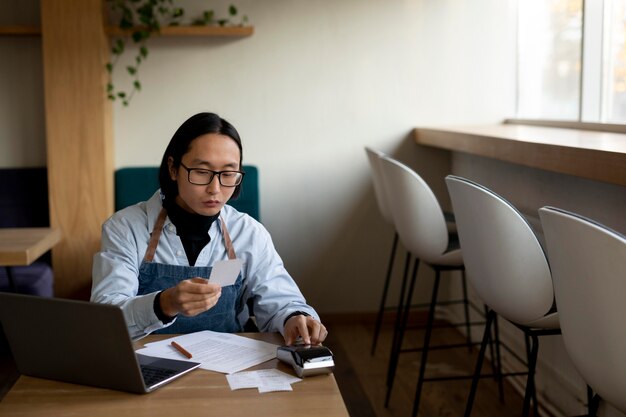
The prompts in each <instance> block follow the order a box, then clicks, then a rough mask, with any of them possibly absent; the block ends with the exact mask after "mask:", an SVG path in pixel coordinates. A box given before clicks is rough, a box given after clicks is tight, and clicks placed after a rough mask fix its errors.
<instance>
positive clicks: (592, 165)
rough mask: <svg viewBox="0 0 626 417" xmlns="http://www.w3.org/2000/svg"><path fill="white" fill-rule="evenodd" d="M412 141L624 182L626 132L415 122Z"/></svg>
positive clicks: (614, 181)
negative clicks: (418, 124)
mask: <svg viewBox="0 0 626 417" xmlns="http://www.w3.org/2000/svg"><path fill="white" fill-rule="evenodd" d="M414 136H415V141H416V143H418V144H420V145H425V146H431V147H435V148H442V149H447V150H451V151H457V152H465V153H469V154H472V155H478V156H484V157H488V158H493V159H498V160H502V161H506V162H512V163H516V164H519V165H525V166H529V167H532V168H539V169H544V170H548V171H553V172H559V173H563V174H570V175H575V176H579V177H583V178H588V179H591V180H597V181H603V182H608V183H612V184H618V185H623V186H626V134H624V133H615V132H599V131H590V130H578V129H571V128H569V129H568V128H554V127H543V126H527V125H514V124H494V125H485V126H454V127H419V128H416V129H415V130H414Z"/></svg>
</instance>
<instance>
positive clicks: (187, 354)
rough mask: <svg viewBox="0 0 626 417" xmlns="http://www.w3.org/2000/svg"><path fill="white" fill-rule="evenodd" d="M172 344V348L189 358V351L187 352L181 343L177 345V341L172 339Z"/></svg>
mask: <svg viewBox="0 0 626 417" xmlns="http://www.w3.org/2000/svg"><path fill="white" fill-rule="evenodd" d="M172 346H174V349H176V350H177V351H179V352H180V353H182V354H183V355H185V356H186V357H187V358H189V359H191V353H189V352H188V351H187V349H185V348H184V347H182V346H181V345H179V344H178V343H176V342H174V341H172Z"/></svg>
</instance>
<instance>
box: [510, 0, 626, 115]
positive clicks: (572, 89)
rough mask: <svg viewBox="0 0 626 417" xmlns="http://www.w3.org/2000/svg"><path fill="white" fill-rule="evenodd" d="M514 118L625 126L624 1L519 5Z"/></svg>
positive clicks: (523, 1) (550, 0)
mask: <svg viewBox="0 0 626 417" xmlns="http://www.w3.org/2000/svg"><path fill="white" fill-rule="evenodd" d="M518 7H519V15H518V85H517V91H518V93H517V117H518V118H523V119H549V120H567V121H581V122H601V123H626V0H594V1H585V2H584V1H583V0H520V1H519V6H518Z"/></svg>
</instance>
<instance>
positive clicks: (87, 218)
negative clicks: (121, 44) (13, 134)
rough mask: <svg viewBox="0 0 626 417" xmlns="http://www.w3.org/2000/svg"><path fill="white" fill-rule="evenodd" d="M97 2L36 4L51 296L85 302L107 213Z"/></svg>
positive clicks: (104, 52) (109, 197) (107, 120)
mask: <svg viewBox="0 0 626 417" xmlns="http://www.w3.org/2000/svg"><path fill="white" fill-rule="evenodd" d="M103 11H104V9H103V5H102V1H101V0H80V1H79V0H41V22H42V23H41V25H42V31H41V33H42V50H43V66H44V95H45V115H46V120H45V122H46V145H47V160H48V161H47V163H48V187H49V204H50V224H51V226H52V227H55V228H58V229H60V230H61V233H62V241H61V243H59V244H58V245H57V246H56V247H55V248H54V249H53V251H52V262H53V267H54V274H55V294H56V295H57V296H60V297H68V298H86V297H88V295H89V291H90V288H91V266H92V258H93V255H94V253H95V252H96V251H97V250H98V248H99V244H100V229H101V225H102V222H103V221H104V220H105V219H106V218H107V217H108V216H110V215H111V213H112V212H113V157H112V151H113V149H112V134H111V129H112V123H111V104H110V103H109V102H108V100H107V99H106V95H105V90H106V80H107V74H106V70H105V67H104V65H105V63H106V62H107V60H108V48H109V47H108V37H107V35H106V33H105V31H104V24H103Z"/></svg>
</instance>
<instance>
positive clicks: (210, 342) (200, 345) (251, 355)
mask: <svg viewBox="0 0 626 417" xmlns="http://www.w3.org/2000/svg"><path fill="white" fill-rule="evenodd" d="M172 341H176V343H178V344H179V345H181V346H182V347H183V348H185V349H186V350H187V351H188V352H189V353H191V355H192V357H191V359H187V358H185V357H184V356H183V355H181V353H180V352H178V351H177V350H176V349H174V347H173V346H171V344H170V343H171V342H172ZM277 347H278V346H277V345H274V344H272V343H267V342H263V341H260V340H254V339H250V338H247V337H243V336H238V335H236V334H231V333H219V332H212V331H210V330H204V331H200V332H196V333H189V334H185V335H181V336H176V337H172V338H169V339H165V340H160V341H158V342H152V343H148V344H146V346H145V347H144V348H143V349H139V350H137V353H141V354H143V355H148V356H156V357H159V358H168V359H179V360H187V361H189V362H200V363H201V365H200V368H202V369H207V370H209V371H216V372H222V373H226V374H230V373H234V372H238V371H242V370H244V369H247V368H249V367H251V366H254V365H258V364H260V363H263V362H266V361H268V360H270V359H274V358H275V357H276V348H277Z"/></svg>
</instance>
